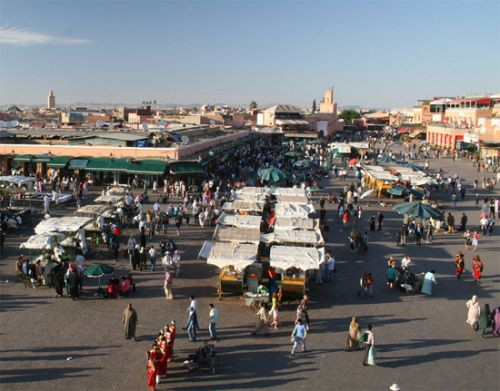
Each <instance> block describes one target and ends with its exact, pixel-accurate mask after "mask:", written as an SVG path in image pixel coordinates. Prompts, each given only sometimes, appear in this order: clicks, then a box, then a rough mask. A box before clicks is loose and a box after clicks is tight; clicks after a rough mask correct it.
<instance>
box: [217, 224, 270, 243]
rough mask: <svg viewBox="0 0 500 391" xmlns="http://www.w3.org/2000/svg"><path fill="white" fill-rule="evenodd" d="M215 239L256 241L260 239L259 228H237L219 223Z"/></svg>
mask: <svg viewBox="0 0 500 391" xmlns="http://www.w3.org/2000/svg"><path fill="white" fill-rule="evenodd" d="M213 240H214V241H216V242H236V243H255V244H258V243H259V241H260V230H259V229H258V228H236V227H226V226H223V225H219V224H217V227H215V232H214V236H213Z"/></svg>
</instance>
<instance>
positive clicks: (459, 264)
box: [455, 251, 465, 278]
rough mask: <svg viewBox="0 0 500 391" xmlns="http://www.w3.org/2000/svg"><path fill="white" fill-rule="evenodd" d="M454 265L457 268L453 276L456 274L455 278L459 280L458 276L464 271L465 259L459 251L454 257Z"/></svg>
mask: <svg viewBox="0 0 500 391" xmlns="http://www.w3.org/2000/svg"><path fill="white" fill-rule="evenodd" d="M455 265H456V268H457V269H456V271H455V274H456V276H457V278H460V276H461V275H462V273H463V272H464V270H465V257H464V254H463V253H462V252H461V251H459V252H458V254H457V255H455Z"/></svg>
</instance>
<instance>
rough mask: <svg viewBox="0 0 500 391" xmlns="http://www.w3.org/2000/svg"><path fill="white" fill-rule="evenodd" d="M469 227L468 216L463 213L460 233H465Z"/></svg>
mask: <svg viewBox="0 0 500 391" xmlns="http://www.w3.org/2000/svg"><path fill="white" fill-rule="evenodd" d="M466 227H467V215H466V214H465V213H462V217H461V218H460V231H462V232H465V229H466Z"/></svg>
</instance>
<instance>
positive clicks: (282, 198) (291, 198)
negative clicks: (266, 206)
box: [276, 194, 309, 204]
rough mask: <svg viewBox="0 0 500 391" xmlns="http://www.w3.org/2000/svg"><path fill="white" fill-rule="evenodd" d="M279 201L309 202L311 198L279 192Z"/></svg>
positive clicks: (287, 202)
mask: <svg viewBox="0 0 500 391" xmlns="http://www.w3.org/2000/svg"><path fill="white" fill-rule="evenodd" d="M276 199H277V200H278V202H280V203H283V204H308V203H309V198H307V197H306V196H296V195H288V194H286V195H282V194H279V195H277V196H276Z"/></svg>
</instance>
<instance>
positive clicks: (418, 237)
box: [415, 223, 424, 247]
mask: <svg viewBox="0 0 500 391" xmlns="http://www.w3.org/2000/svg"><path fill="white" fill-rule="evenodd" d="M423 233H424V227H423V226H422V223H418V224H417V226H416V227H415V242H416V243H417V246H419V247H420V246H421V245H422V235H423Z"/></svg>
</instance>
